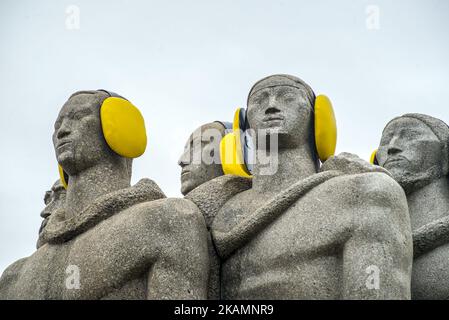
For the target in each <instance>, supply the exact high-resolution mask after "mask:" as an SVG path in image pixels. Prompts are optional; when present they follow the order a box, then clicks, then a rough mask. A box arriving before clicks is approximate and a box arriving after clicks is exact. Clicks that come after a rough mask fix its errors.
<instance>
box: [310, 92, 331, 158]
mask: <svg viewBox="0 0 449 320" xmlns="http://www.w3.org/2000/svg"><path fill="white" fill-rule="evenodd" d="M314 109H315V116H314V117H315V145H316V149H317V152H318V156H319V158H320V160H321V162H324V161H326V160H327V159H328V158H329V157H331V156H333V155H334V154H335V148H336V146H337V121H336V120H335V114H334V109H333V107H332V103H331V101H330V100H329V98H328V97H326V96H325V95H319V96H318V97H316V99H315V107H314Z"/></svg>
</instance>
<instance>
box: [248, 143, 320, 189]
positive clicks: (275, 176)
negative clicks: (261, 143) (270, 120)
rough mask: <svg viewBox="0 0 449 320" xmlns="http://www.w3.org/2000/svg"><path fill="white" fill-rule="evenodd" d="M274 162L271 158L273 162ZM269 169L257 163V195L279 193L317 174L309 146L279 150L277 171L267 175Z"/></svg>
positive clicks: (255, 180) (255, 175)
mask: <svg viewBox="0 0 449 320" xmlns="http://www.w3.org/2000/svg"><path fill="white" fill-rule="evenodd" d="M270 156H272V155H270ZM273 160H274V159H273V157H271V161H273ZM267 168H268V166H267V165H262V164H261V163H260V162H259V161H256V164H255V166H254V174H253V186H252V189H253V190H254V191H255V192H257V193H261V194H273V193H279V192H281V191H282V190H285V189H287V188H288V187H290V186H291V185H293V184H294V183H296V182H298V181H300V180H303V179H305V178H307V177H309V176H311V175H313V174H315V173H316V172H317V167H316V163H315V162H314V160H313V157H312V153H311V152H310V148H309V147H308V146H307V145H303V146H300V147H297V148H291V149H279V150H278V151H277V169H276V167H275V168H274V171H273V172H272V173H271V174H266V173H267ZM264 171H265V173H264Z"/></svg>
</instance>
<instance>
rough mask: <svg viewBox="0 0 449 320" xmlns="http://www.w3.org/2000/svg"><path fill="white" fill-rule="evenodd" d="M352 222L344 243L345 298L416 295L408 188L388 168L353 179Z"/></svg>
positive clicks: (351, 184) (349, 198)
mask: <svg viewBox="0 0 449 320" xmlns="http://www.w3.org/2000/svg"><path fill="white" fill-rule="evenodd" d="M348 186H349V187H348V191H349V193H348V195H347V196H348V201H349V203H350V205H349V207H350V208H351V207H352V208H354V206H355V208H356V210H351V213H350V214H352V228H351V230H350V233H349V234H350V236H349V238H348V240H347V241H346V243H345V244H344V249H343V292H342V298H343V299H410V282H411V268H412V258H413V243H412V233H411V226H410V220H409V214H408V207H407V201H406V197H405V194H404V192H403V190H402V189H401V188H400V186H399V185H398V184H397V183H396V182H395V181H394V180H393V179H391V178H390V177H389V176H388V175H386V174H383V173H367V174H360V175H355V176H352V178H351V180H350V181H348Z"/></svg>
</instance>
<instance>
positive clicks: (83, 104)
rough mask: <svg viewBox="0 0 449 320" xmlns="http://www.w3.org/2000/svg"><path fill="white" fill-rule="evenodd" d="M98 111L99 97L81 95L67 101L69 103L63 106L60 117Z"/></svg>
mask: <svg viewBox="0 0 449 320" xmlns="http://www.w3.org/2000/svg"><path fill="white" fill-rule="evenodd" d="M97 109H99V107H98V97H96V96H95V95H94V94H89V93H81V94H78V95H75V96H72V97H70V98H69V100H67V102H66V103H65V104H64V105H63V107H62V109H61V112H60V113H59V115H60V116H66V115H68V114H69V113H71V112H76V111H96V110H97Z"/></svg>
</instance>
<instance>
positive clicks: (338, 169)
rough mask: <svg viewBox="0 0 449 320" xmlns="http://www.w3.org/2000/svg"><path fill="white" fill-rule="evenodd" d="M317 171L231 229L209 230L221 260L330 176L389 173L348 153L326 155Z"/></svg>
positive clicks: (330, 177)
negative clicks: (328, 156) (327, 156)
mask: <svg viewBox="0 0 449 320" xmlns="http://www.w3.org/2000/svg"><path fill="white" fill-rule="evenodd" d="M320 171H321V172H320V173H317V174H314V175H312V176H310V177H308V178H306V179H304V180H302V181H298V182H297V183H295V184H294V185H292V186H291V187H289V188H288V189H286V190H284V191H283V192H281V193H280V194H278V195H277V196H275V197H274V198H272V199H271V200H269V201H268V202H267V203H265V204H264V205H263V206H262V207H260V208H259V209H257V210H255V211H254V212H252V213H251V214H250V215H248V216H247V217H246V218H245V219H243V221H241V222H240V223H239V224H237V225H236V226H235V227H234V228H233V229H231V230H229V231H222V230H212V237H213V240H214V243H215V247H216V249H217V252H218V254H219V256H220V257H221V258H222V259H226V258H228V257H229V256H230V255H231V254H232V253H233V252H234V251H236V250H237V249H239V248H241V247H243V246H244V245H245V244H246V243H248V242H249V241H250V240H251V239H252V238H253V237H254V236H256V235H257V234H258V233H259V231H261V230H262V229H264V228H265V227H266V226H267V225H269V224H270V223H271V222H273V221H274V220H276V218H277V217H278V216H280V215H281V214H282V213H283V212H285V211H286V210H287V209H288V208H289V207H290V206H291V205H293V204H294V203H295V202H296V201H297V200H298V199H299V198H301V197H302V196H304V195H305V194H306V193H307V192H309V191H310V190H312V189H313V188H315V187H316V186H318V185H320V184H322V183H324V182H326V181H328V180H330V179H332V178H335V177H338V176H341V175H345V174H357V173H366V172H381V173H385V174H388V175H389V173H388V171H386V170H385V169H383V168H381V167H379V166H373V165H371V164H369V163H368V162H366V161H364V160H362V159H360V158H359V157H357V156H355V155H352V154H349V153H342V154H340V155H338V156H335V157H331V158H329V159H328V160H327V161H326V162H325V163H324V164H323V166H322V167H321V170H320Z"/></svg>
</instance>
